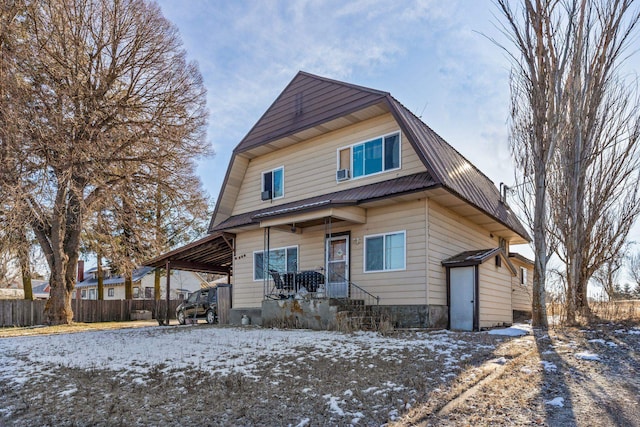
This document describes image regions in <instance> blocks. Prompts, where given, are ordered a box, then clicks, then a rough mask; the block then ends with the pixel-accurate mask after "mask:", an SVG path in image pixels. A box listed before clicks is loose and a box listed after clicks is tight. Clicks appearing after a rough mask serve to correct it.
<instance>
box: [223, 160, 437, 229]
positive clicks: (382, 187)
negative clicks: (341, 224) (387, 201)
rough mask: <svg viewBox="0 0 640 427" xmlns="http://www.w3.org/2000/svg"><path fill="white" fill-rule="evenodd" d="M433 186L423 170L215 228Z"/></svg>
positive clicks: (243, 216) (241, 216)
mask: <svg viewBox="0 0 640 427" xmlns="http://www.w3.org/2000/svg"><path fill="white" fill-rule="evenodd" d="M434 187H436V183H435V181H434V180H433V178H432V177H431V175H430V174H429V173H428V172H422V173H417V174H413V175H408V176H403V177H399V178H395V179H390V180H387V181H382V182H377V183H374V184H369V185H365V186H362V187H356V188H350V189H347V190H342V191H336V192H333V193H329V194H323V195H321V196H316V197H310V198H307V199H303V200H298V201H295V202H290V203H285V204H282V205H278V206H271V207H269V208H265V209H259V210H255V211H251V212H245V213H241V214H238V215H233V216H231V217H229V218H227V219H226V220H225V221H223V222H221V223H220V224H218V225H217V226H216V227H215V228H214V230H216V231H222V230H229V229H233V228H236V227H244V226H247V225H250V224H258V223H260V222H261V221H264V220H265V219H267V218H273V217H278V216H284V215H290V214H300V213H304V212H313V211H318V210H322V209H326V208H330V207H334V208H335V207H346V206H356V205H359V204H362V203H365V202H368V201H373V200H379V199H383V198H390V197H394V196H399V195H402V194H409V193H414V192H418V191H423V190H426V189H430V188H434Z"/></svg>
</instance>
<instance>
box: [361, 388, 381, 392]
mask: <svg viewBox="0 0 640 427" xmlns="http://www.w3.org/2000/svg"><path fill="white" fill-rule="evenodd" d="M377 389H378V387H369V388H366V389H364V390H362V392H363V393H371V392H372V391H376V390H377Z"/></svg>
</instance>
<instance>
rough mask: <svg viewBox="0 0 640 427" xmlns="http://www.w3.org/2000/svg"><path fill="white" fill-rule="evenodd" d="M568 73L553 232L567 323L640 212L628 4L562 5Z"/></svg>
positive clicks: (632, 21) (584, 311) (639, 126)
mask: <svg viewBox="0 0 640 427" xmlns="http://www.w3.org/2000/svg"><path fill="white" fill-rule="evenodd" d="M567 4H568V5H569V6H570V9H568V10H567V12H568V13H567V15H568V16H567V21H569V22H571V28H572V31H571V32H570V33H569V36H568V38H569V42H570V45H571V51H570V54H569V55H570V61H569V63H570V66H569V67H568V68H567V71H566V76H564V88H565V89H564V90H565V92H566V99H567V106H566V109H565V111H564V113H563V120H564V121H565V123H566V126H565V132H564V133H563V134H562V135H561V143H560V144H559V145H558V151H557V153H556V154H557V157H556V160H557V165H556V167H555V179H553V180H552V181H551V182H550V183H549V185H550V187H551V189H552V190H551V191H552V193H553V195H554V197H553V199H554V204H553V210H554V215H553V216H552V218H553V220H554V221H553V229H554V232H555V233H557V238H558V241H559V242H561V245H559V246H558V251H557V253H558V254H559V255H560V257H561V258H562V259H563V261H564V263H565V264H566V268H567V284H568V287H567V293H568V295H567V321H568V322H569V323H574V322H575V320H576V315H582V316H585V317H588V316H589V315H590V310H589V305H588V300H587V285H588V283H589V280H590V278H591V277H592V276H593V274H594V273H595V272H596V271H597V270H599V269H601V267H602V266H603V265H605V264H607V263H608V264H609V265H615V264H616V263H618V262H619V259H620V258H621V257H622V256H623V249H624V246H625V243H626V239H627V236H628V234H629V231H630V229H631V226H632V225H633V223H634V222H635V219H636V218H637V216H638V214H639V213H640V203H639V202H640V193H638V181H639V174H638V172H639V170H640V161H639V158H638V149H637V146H638V139H639V137H640V121H639V118H640V109H639V106H640V103H639V102H638V97H637V96H636V91H635V89H636V84H635V82H633V84H629V83H627V82H625V81H624V80H623V79H622V78H621V76H620V74H621V73H620V69H619V68H620V64H621V63H622V62H623V61H624V60H625V59H626V50H627V48H628V47H629V45H630V43H631V42H632V40H633V38H634V37H635V36H636V32H637V31H636V30H637V28H636V27H637V25H638V21H639V19H640V10H639V9H638V8H637V7H636V8H634V7H632V1H631V0H621V1H616V2H611V1H581V2H578V1H573V2H570V3H567Z"/></svg>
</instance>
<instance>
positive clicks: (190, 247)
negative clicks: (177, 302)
mask: <svg viewBox="0 0 640 427" xmlns="http://www.w3.org/2000/svg"><path fill="white" fill-rule="evenodd" d="M234 238H235V236H234V235H233V234H230V233H222V232H218V233H212V234H209V235H208V236H206V237H203V238H202V239H200V240H196V241H195V242H192V243H189V244H187V245H185V246H182V247H181V248H178V249H175V250H173V251H170V252H167V253H166V254H163V255H161V256H159V257H156V258H154V259H152V260H149V261H147V262H145V263H144V264H143V265H146V266H149V267H160V268H164V267H166V265H167V262H169V266H170V267H171V268H174V269H177V270H189V271H200V272H206V273H226V274H231V266H232V261H233V239H234Z"/></svg>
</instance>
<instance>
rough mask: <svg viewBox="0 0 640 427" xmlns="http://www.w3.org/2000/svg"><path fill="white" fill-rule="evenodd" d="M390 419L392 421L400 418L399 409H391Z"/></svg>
mask: <svg viewBox="0 0 640 427" xmlns="http://www.w3.org/2000/svg"><path fill="white" fill-rule="evenodd" d="M389 419H390V420H391V421H395V420H397V419H398V410H397V409H393V410H391V411H389Z"/></svg>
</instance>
